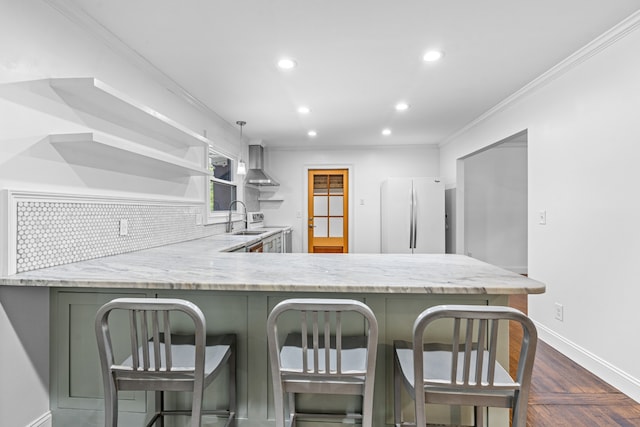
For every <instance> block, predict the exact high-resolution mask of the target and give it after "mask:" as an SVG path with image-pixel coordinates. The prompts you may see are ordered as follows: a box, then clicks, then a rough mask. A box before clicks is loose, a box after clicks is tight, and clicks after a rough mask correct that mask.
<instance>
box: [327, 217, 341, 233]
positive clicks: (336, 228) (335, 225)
mask: <svg viewBox="0 0 640 427" xmlns="http://www.w3.org/2000/svg"><path fill="white" fill-rule="evenodd" d="M343 225H344V221H343V219H342V218H329V237H342V234H343V233H342V227H343Z"/></svg>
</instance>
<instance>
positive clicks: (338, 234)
mask: <svg viewBox="0 0 640 427" xmlns="http://www.w3.org/2000/svg"><path fill="white" fill-rule="evenodd" d="M348 184H349V171H348V170H347V169H310V170H309V173H308V187H309V191H308V198H309V200H308V210H307V212H308V214H309V224H308V242H309V248H308V252H309V253H347V252H349V242H348V236H349V205H348V200H349V197H348V195H349V194H348V188H349V185H348Z"/></svg>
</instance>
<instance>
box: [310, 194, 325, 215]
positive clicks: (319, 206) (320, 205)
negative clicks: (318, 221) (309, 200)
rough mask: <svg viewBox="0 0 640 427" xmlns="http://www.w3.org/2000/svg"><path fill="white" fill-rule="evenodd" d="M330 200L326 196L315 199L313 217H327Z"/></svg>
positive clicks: (315, 197)
mask: <svg viewBox="0 0 640 427" xmlns="http://www.w3.org/2000/svg"><path fill="white" fill-rule="evenodd" d="M328 200H329V199H328V198H327V197H325V196H314V197H313V216H327V215H328V212H329V207H328V206H327V202H328Z"/></svg>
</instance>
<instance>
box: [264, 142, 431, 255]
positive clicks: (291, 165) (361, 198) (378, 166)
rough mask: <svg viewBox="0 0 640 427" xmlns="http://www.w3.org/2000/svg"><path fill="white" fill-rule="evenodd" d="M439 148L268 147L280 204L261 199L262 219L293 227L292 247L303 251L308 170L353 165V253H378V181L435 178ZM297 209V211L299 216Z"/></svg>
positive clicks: (269, 167) (268, 166)
mask: <svg viewBox="0 0 640 427" xmlns="http://www.w3.org/2000/svg"><path fill="white" fill-rule="evenodd" d="M438 163H439V158H438V149H437V148H435V147H426V146H402V147H363V148H354V149H341V148H335V149H326V150H317V149H314V150H313V151H311V150H304V149H298V150H296V149H285V148H267V150H266V151H265V164H266V167H265V169H266V170H267V171H269V173H270V175H272V176H273V177H274V178H275V179H276V180H277V181H278V182H280V188H279V189H278V190H277V193H276V195H277V197H282V198H283V199H284V201H283V202H281V203H280V202H278V203H271V202H270V203H262V204H261V209H262V210H263V211H264V213H265V222H266V223H267V224H272V225H283V224H284V225H292V226H293V227H294V229H293V251H294V252H306V251H307V248H306V246H305V245H303V243H306V237H305V235H304V233H306V227H307V218H308V215H307V204H306V203H307V201H306V199H305V194H306V191H307V190H306V188H307V187H306V186H307V169H308V168H331V167H336V166H337V167H345V168H350V169H351V175H350V181H351V200H350V203H351V204H350V213H351V221H350V222H351V236H350V237H351V239H350V242H351V252H353V253H379V252H380V184H381V183H382V181H383V180H384V179H386V178H388V177H410V176H439V173H440V170H439V165H438ZM298 213H299V214H300V215H299V216H300V217H298Z"/></svg>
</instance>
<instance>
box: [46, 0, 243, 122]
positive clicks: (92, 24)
mask: <svg viewBox="0 0 640 427" xmlns="http://www.w3.org/2000/svg"><path fill="white" fill-rule="evenodd" d="M43 1H44V2H45V3H47V4H48V5H49V6H51V7H52V8H53V9H55V10H56V11H58V12H59V13H61V14H62V15H64V16H65V17H66V18H67V19H69V20H70V21H71V22H73V23H74V24H76V25H77V26H78V27H80V28H81V29H82V30H84V31H85V32H86V33H88V34H90V35H92V36H94V37H95V38H96V39H98V40H99V41H101V42H102V43H104V44H105V45H106V46H107V47H109V48H110V49H111V50H112V51H113V52H115V53H116V54H117V55H119V56H120V57H122V58H124V59H125V60H127V61H128V62H130V63H132V64H133V65H134V66H136V68H138V69H139V70H140V71H142V72H143V73H145V74H146V75H147V76H149V77H151V78H152V79H153V80H154V81H156V82H157V83H159V84H160V85H161V86H163V87H165V88H166V89H167V90H169V91H170V92H172V93H173V94H175V95H176V96H178V97H179V98H182V99H183V100H185V101H186V102H188V103H189V104H191V105H193V106H194V107H195V108H196V109H198V110H199V111H200V112H202V113H204V114H207V115H210V116H212V117H214V118H215V119H217V120H220V121H221V122H223V123H225V124H227V125H229V126H231V127H233V126H232V125H231V124H230V123H229V122H227V121H226V120H224V119H223V118H222V117H220V116H219V115H218V113H216V112H215V111H213V110H212V109H211V108H210V107H209V106H207V105H206V104H205V103H204V102H202V101H200V100H199V99H198V98H196V97H195V96H193V95H192V94H191V93H190V92H189V91H187V90H186V89H185V88H183V87H182V86H180V85H179V84H178V83H177V82H176V81H175V80H173V79H172V78H171V77H169V76H168V75H167V74H165V73H164V72H163V71H162V70H161V69H159V68H158V67H156V66H155V65H154V64H153V63H151V62H150V61H149V60H148V59H147V58H145V57H144V56H143V55H141V54H140V53H139V52H138V51H136V50H135V49H133V48H132V47H130V46H129V45H128V44H126V43H125V42H124V41H123V40H122V39H120V38H119V37H118V36H116V35H115V34H114V33H112V32H111V31H110V30H109V29H108V28H106V27H105V26H104V25H102V24H101V23H100V22H98V21H97V20H96V19H94V18H93V17H92V16H91V15H89V14H88V13H87V12H85V11H84V10H83V9H81V8H80V7H78V6H76V5H75V4H74V3H73V2H71V1H69V0H43Z"/></svg>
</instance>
